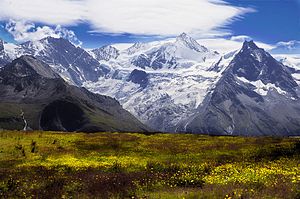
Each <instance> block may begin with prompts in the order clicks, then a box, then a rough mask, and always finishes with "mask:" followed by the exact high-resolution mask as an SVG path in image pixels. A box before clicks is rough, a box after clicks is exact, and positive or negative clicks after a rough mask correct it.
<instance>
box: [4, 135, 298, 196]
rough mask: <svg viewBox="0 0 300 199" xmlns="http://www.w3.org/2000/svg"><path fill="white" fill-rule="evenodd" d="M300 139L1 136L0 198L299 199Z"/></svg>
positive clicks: (195, 136)
mask: <svg viewBox="0 0 300 199" xmlns="http://www.w3.org/2000/svg"><path fill="white" fill-rule="evenodd" d="M299 168H300V139H299V138H270V137H265V138H245V137H209V136H201V135H178V134H174V135H173V134H155V135H149V136H146V135H142V134H130V133H126V134H125V133H122V134H121V133H97V134H83V133H58V132H37V131H36V132H17V131H15V132H14V131H3V132H0V198H2V197H3V198H299V197H300V191H299V190H300V169H299Z"/></svg>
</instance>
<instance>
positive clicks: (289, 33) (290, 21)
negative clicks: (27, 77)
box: [0, 0, 300, 48]
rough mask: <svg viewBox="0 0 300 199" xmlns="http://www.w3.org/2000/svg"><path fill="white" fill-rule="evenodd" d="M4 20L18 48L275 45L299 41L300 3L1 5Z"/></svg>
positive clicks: (3, 33)
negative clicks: (175, 42)
mask: <svg viewBox="0 0 300 199" xmlns="http://www.w3.org/2000/svg"><path fill="white" fill-rule="evenodd" d="M212 2H213V3H212ZM22 3H23V4H22ZM20 4H21V5H20ZM26 6H28V7H26ZM1 9H2V10H1ZM16 9H17V10H16ZM41 13H43V15H41ZM0 21H1V27H0V37H1V38H2V39H4V40H6V41H9V42H18V43H22V42H24V41H27V40H34V39H40V38H41V37H44V36H52V35H55V36H62V37H66V38H68V39H70V40H74V42H78V43H79V41H80V43H82V45H83V47H86V48H94V47H99V46H102V45H107V44H113V43H133V42H138V41H139V42H146V41H152V40H158V39H164V38H169V37H175V36H176V35H178V34H180V32H187V33H189V34H191V35H192V36H193V37H195V38H197V39H198V38H227V39H230V38H232V36H239V35H243V36H249V37H251V38H253V39H254V40H257V41H260V42H263V43H267V44H272V45H276V43H278V42H282V41H285V42H287V41H292V40H297V41H300V0H253V1H250V0H226V1H221V0H213V1H212V0H151V1H150V0H126V1H124V0H111V1H109V2H108V1H104V0H76V1H74V0H73V1H71V0H53V1H50V2H48V3H45V1H43V0H2V1H1V2H0Z"/></svg>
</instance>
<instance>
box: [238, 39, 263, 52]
mask: <svg viewBox="0 0 300 199" xmlns="http://www.w3.org/2000/svg"><path fill="white" fill-rule="evenodd" d="M247 49H251V50H257V49H260V48H259V47H258V46H257V45H256V44H255V43H254V41H253V40H250V41H246V40H245V41H244V43H243V47H242V50H247Z"/></svg>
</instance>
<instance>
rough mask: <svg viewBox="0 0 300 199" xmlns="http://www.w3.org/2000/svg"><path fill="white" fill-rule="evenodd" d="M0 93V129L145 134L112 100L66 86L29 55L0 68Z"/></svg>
mask: <svg viewBox="0 0 300 199" xmlns="http://www.w3.org/2000/svg"><path fill="white" fill-rule="evenodd" d="M0 90H1V91H0V112H1V114H0V128H2V129H18V130H22V129H24V125H26V128H30V129H33V130H54V131H84V132H95V131H112V132H114V131H121V132H122V131H127V132H147V131H148V128H147V127H146V126H145V125H143V124H142V123H140V122H139V121H138V120H137V119H135V118H134V117H133V116H132V115H131V114H130V113H129V112H127V111H125V110H124V109H123V108H122V106H120V104H119V102H117V101H116V100H115V99H113V98H110V97H106V96H102V95H98V94H93V93H91V92H89V91H88V90H86V89H84V88H78V87H75V86H71V85H69V84H67V83H66V82H65V81H64V80H63V79H62V78H61V77H60V76H59V75H58V74H56V73H55V72H54V71H53V70H52V69H51V67H50V66H48V65H47V64H46V63H44V62H42V61H39V60H38V59H36V58H34V57H32V56H22V57H20V58H18V59H16V60H14V61H13V62H12V63H10V64H8V65H6V66H5V67H3V68H1V69H0ZM25 123H26V124H25Z"/></svg>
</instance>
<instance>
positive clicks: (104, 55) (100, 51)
mask: <svg viewBox="0 0 300 199" xmlns="http://www.w3.org/2000/svg"><path fill="white" fill-rule="evenodd" d="M91 53H92V54H93V56H94V58H95V59H97V60H98V61H102V60H104V61H109V60H110V59H117V58H118V56H119V55H120V52H119V50H118V49H117V48H115V47H113V46H109V45H108V46H103V47H101V48H96V49H93V50H92V51H91Z"/></svg>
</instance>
